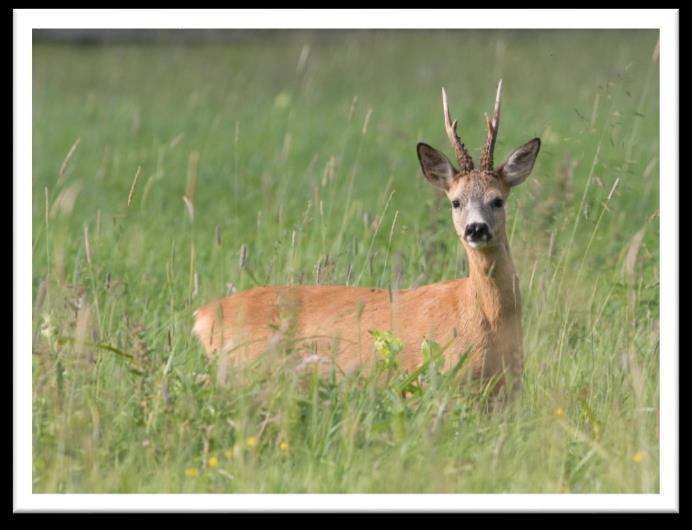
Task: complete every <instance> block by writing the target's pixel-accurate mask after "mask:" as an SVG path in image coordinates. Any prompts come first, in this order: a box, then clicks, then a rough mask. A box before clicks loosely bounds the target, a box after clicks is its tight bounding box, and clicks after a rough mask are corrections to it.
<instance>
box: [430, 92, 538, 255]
mask: <svg viewBox="0 0 692 530" xmlns="http://www.w3.org/2000/svg"><path fill="white" fill-rule="evenodd" d="M501 96H502V80H500V82H499V83H498V85H497V95H496V97H495V110H494V112H493V118H492V120H489V119H488V117H487V115H486V121H487V122H488V135H487V138H486V142H485V146H484V147H483V151H482V153H481V158H480V167H479V169H475V167H474V163H473V159H472V158H471V155H469V153H468V151H467V150H466V146H465V145H464V144H463V143H462V142H461V139H460V138H459V137H458V136H457V132H456V128H457V122H456V120H455V121H454V122H452V119H451V116H450V113H449V106H448V104H447V94H446V92H445V89H444V88H443V89H442V107H443V112H444V120H445V130H446V131H447V136H448V137H449V141H450V143H451V144H452V148H453V149H454V153H455V155H456V158H457V162H458V164H459V169H456V168H455V167H454V165H453V164H452V163H451V162H450V161H449V159H448V158H447V157H446V156H445V155H444V154H443V153H441V152H440V151H438V150H437V149H434V148H433V147H430V146H429V145H427V144H424V143H419V144H418V145H417V147H416V148H417V151H418V160H419V161H420V164H421V167H422V168H423V174H424V175H425V177H426V178H427V179H428V180H429V181H430V183H432V184H433V185H434V186H436V187H438V188H440V189H441V190H443V191H444V192H445V193H446V194H447V197H448V198H449V201H450V202H451V204H452V219H453V221H454V228H455V229H456V231H457V234H458V235H459V238H460V239H461V241H462V243H463V244H464V246H466V247H467V249H468V247H470V248H473V249H486V250H491V249H493V248H496V247H497V246H498V245H501V244H504V243H505V240H506V235H505V211H504V204H505V200H506V199H507V196H508V195H509V191H510V189H511V188H513V187H514V186H517V185H519V184H521V183H522V182H524V180H526V177H528V176H529V174H530V173H531V170H532V169H533V164H534V162H535V161H536V157H537V156H538V151H539V149H540V147H541V141H540V139H538V138H534V139H533V140H531V141H529V142H527V143H526V144H524V145H522V146H521V147H518V148H517V149H515V150H514V151H512V153H510V155H509V156H508V157H507V159H506V160H505V161H504V162H503V163H502V164H500V166H499V167H498V168H497V169H495V168H494V164H493V155H494V151H495V140H496V139H497V131H498V128H499V125H500V98H501Z"/></svg>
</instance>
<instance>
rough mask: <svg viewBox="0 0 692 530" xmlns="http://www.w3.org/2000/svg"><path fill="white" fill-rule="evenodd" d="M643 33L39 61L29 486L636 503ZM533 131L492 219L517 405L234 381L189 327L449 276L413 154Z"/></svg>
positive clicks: (652, 424)
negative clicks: (502, 236)
mask: <svg viewBox="0 0 692 530" xmlns="http://www.w3.org/2000/svg"><path fill="white" fill-rule="evenodd" d="M657 38H658V36H657V33H656V32H653V31H629V30H628V31H540V32H533V31H513V32H485V31H461V32H438V31H415V32H398V31H382V32H364V33H363V32H360V33H345V34H326V33H322V34H319V35H318V34H310V33H295V34H293V35H288V36H287V35H283V36H279V37H272V38H269V37H266V38H258V39H250V40H242V41H238V42H231V43H219V44H205V45H199V46H194V45H193V46H175V45H149V46H134V45H118V46H95V47H79V46H74V47H73V46H69V45H49V44H41V43H37V44H36V45H35V46H34V55H33V61H34V62H33V72H34V73H33V178H32V186H33V232H32V233H33V245H32V249H33V252H32V260H33V262H32V271H33V295H34V302H33V303H34V311H33V327H34V340H33V355H32V359H33V387H32V388H33V418H32V422H33V490H34V492H70V493H75V492H90V493H91V492H93V493H95V492H103V493H125V492H139V493H153V492H171V493H177V492H200V493H201V492H206V493H211V492H258V493H270V492H314V493H323V492H336V493H341V492H343V493H347V492H348V493H352V492H361V493H374V492H378V493H379V492H458V493H500V492H511V493H520V492H521V493H567V492H574V493H621V492H628V493H644V492H657V491H658V489H659V467H658V457H659V423H658V411H659V401H658V395H659V378H658V375H659V369H658V366H659V329H658V318H659V291H658V277H659V254H658V244H659V212H658V204H659V188H658V169H659V158H658V155H659V151H658V83H657V79H658V63H657V61H656V58H655V57H652V54H653V52H654V48H655V47H656V43H657ZM500 77H502V78H503V79H504V85H505V94H504V100H503V120H502V128H501V130H500V135H499V139H498V145H497V150H496V151H497V154H496V158H497V159H502V158H504V157H505V156H506V155H507V154H508V153H509V152H510V150H511V149H513V148H514V147H516V146H518V145H520V144H522V143H524V142H525V141H527V140H528V139H530V138H532V137H534V136H539V137H541V139H542V140H543V147H542V150H541V153H540V155H539V157H538V161H537V164H536V167H535V168H534V171H533V174H532V176H531V177H530V178H529V179H528V181H527V182H526V183H524V184H523V185H522V186H521V187H520V188H518V189H517V190H516V191H515V192H513V194H512V196H511V197H510V199H509V201H508V203H507V209H508V236H509V238H510V244H511V248H512V253H513V258H514V262H515V265H516V267H517V272H518V274H519V277H520V281H521V289H522V299H523V302H524V308H523V322H524V333H525V336H524V349H525V352H526V359H525V361H526V362H525V374H524V381H523V391H522V393H521V394H520V395H519V396H518V397H517V399H516V400H514V401H513V402H512V403H510V404H508V405H506V406H505V407H503V408H500V409H499V410H495V411H488V410H487V407H486V399H485V396H483V395H482V393H479V392H477V391H473V390H471V389H469V388H464V387H460V386H459V385H458V384H456V383H455V381H454V379H453V378H449V377H446V376H445V374H438V373H437V372H436V371H435V370H434V369H433V367H430V368H428V369H427V372H426V381H427V383H426V385H425V386H424V388H423V389H422V391H421V392H418V393H416V394H414V395H412V396H410V397H408V398H402V397H401V394H400V393H399V392H397V389H398V387H397V385H398V384H400V382H401V378H400V377H399V376H396V374H395V375H394V376H393V377H391V378H390V379H389V382H388V383H385V384H382V383H381V381H376V380H375V379H373V378H366V377H351V378H346V379H343V380H336V379H334V378H332V377H325V378H318V377H316V376H311V375H309V374H308V375H300V374H295V373H292V372H290V371H288V370H285V369H283V368H282V367H281V366H280V365H279V366H276V365H275V366H258V367H254V368H248V369H245V370H238V371H235V372H233V373H231V374H229V376H228V377H229V381H228V384H227V385H225V386H218V385H215V384H214V383H213V381H214V380H215V372H216V366H215V364H214V363H211V362H209V361H207V359H206V357H205V356H204V354H203V352H202V349H201V346H200V345H199V344H198V343H197V342H196V339H195V338H194V337H193V336H191V334H190V329H191V326H192V311H193V310H194V309H195V308H196V307H198V306H199V305H202V304H203V303H206V302H209V301H211V300H213V299H215V298H218V297H221V296H224V295H226V293H227V292H230V291H232V290H233V289H244V288H249V287H252V286H254V285H256V284H289V283H290V284H314V283H321V284H347V283H348V284H350V285H361V286H372V287H388V286H390V285H391V284H392V283H393V282H394V281H396V278H395V276H396V273H397V271H400V274H401V280H400V283H401V287H411V286H416V285H423V284H427V283H432V282H436V281H440V280H444V279H449V278H455V277H459V276H463V275H465V274H466V273H467V261H466V257H465V254H464V251H463V249H462V247H461V245H460V244H459V243H458V241H457V239H456V236H455V234H454V230H453V228H452V224H451V217H450V213H449V206H448V205H447V204H446V200H445V199H443V198H442V197H441V195H440V194H439V193H438V192H436V191H435V190H434V189H433V188H432V187H430V186H429V185H428V184H427V183H426V182H425V179H423V178H422V176H421V175H420V170H419V166H418V161H417V159H416V156H415V144H416V142H417V141H420V140H423V141H426V142H428V143H430V144H431V145H433V146H436V147H438V148H441V149H443V150H445V151H446V152H451V151H450V149H449V146H448V145H447V140H446V137H445V134H444V130H443V121H442V110H441V103H440V87H441V86H445V87H446V88H447V91H448V95H449V98H450V105H451V108H452V112H453V114H454V115H455V117H457V118H458V119H459V122H460V127H459V130H460V132H461V135H462V138H464V140H465V142H466V143H467V145H468V146H469V147H470V148H471V149H472V153H478V151H479V149H480V147H481V145H482V142H483V141H484V138H485V128H484V121H483V120H484V118H483V112H489V111H490V110H491V108H490V107H491V105H492V101H493V98H494V89H495V85H496V82H497V80H498V79H499V78H500Z"/></svg>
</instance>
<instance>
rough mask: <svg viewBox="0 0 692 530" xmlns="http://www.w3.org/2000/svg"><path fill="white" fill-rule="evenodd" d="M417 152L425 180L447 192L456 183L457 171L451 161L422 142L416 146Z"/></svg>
mask: <svg viewBox="0 0 692 530" xmlns="http://www.w3.org/2000/svg"><path fill="white" fill-rule="evenodd" d="M416 151H417V152H418V160H419V161H420V166H421V168H423V175H425V178H426V179H428V180H429V181H430V183H431V184H432V185H433V186H436V187H438V188H440V189H441V190H443V191H447V190H448V189H449V188H450V187H451V186H452V184H453V183H454V177H455V176H456V174H457V170H456V169H454V166H453V165H452V163H451V162H450V161H449V159H448V158H447V157H446V156H445V155H444V154H442V153H440V152H439V151H438V150H437V149H435V148H433V147H430V146H429V145H428V144H424V143H422V142H421V143H419V144H418V145H417V146H416Z"/></svg>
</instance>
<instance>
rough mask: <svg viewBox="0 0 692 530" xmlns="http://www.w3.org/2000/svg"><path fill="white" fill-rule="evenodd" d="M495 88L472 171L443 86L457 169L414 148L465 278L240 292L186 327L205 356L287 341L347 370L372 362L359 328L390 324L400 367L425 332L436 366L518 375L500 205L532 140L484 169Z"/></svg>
mask: <svg viewBox="0 0 692 530" xmlns="http://www.w3.org/2000/svg"><path fill="white" fill-rule="evenodd" d="M500 94H501V82H500V85H499V86H498V94H497V98H496V105H495V113H494V117H493V121H492V122H489V123H488V127H489V133H488V141H487V143H486V148H485V150H484V152H483V156H482V157H481V168H480V169H478V170H476V169H475V168H474V166H473V161H472V160H471V157H470V156H469V155H468V153H467V152H466V149H465V147H464V145H463V144H462V143H461V142H460V140H459V138H458V137H457V136H456V122H454V123H451V118H450V117H449V111H448V109H447V101H446V95H445V94H444V90H443V104H444V111H445V126H446V129H447V133H448V136H449V138H450V141H451V142H452V146H453V147H454V150H455V153H456V155H457V160H458V162H459V165H460V167H461V169H460V170H457V169H455V168H454V166H453V165H452V164H451V162H450V161H449V160H448V159H447V158H446V157H445V155H443V154H442V153H440V152H439V151H437V150H435V149H433V148H432V147H430V146H428V145H426V144H423V143H420V144H418V148H417V150H418V158H419V161H420V163H421V167H422V169H423V173H424V175H425V176H426V178H427V179H428V180H429V181H430V182H431V183H432V184H433V185H435V186H437V187H438V188H440V189H442V190H443V191H445V192H446V194H447V196H448V197H449V199H450V201H451V203H452V207H453V209H452V218H453V222H454V227H455V229H456V231H457V234H458V235H459V237H460V240H461V241H462V243H463V244H464V246H465V248H466V251H467V253H468V256H469V277H468V278H461V279H457V280H449V281H444V282H439V283H434V284H431V285H427V286H422V287H417V288H413V289H401V290H392V291H391V292H390V291H389V290H388V289H369V288H354V287H342V286H314V287H307V286H278V287H258V288H253V289H249V290H246V291H242V292H240V293H236V294H234V295H233V296H230V297H227V298H224V299H222V300H220V301H218V302H215V303H212V304H209V305H206V306H204V307H202V308H200V309H199V310H198V311H197V312H196V322H195V325H194V331H195V332H196V333H197V334H198V336H199V337H200V339H201V342H202V344H203V346H204V348H205V350H206V352H207V354H208V355H210V356H213V355H219V356H220V360H221V363H222V366H228V365H229V363H235V362H243V361H247V360H252V359H254V358H256V357H258V356H259V355H260V354H261V353H262V352H265V351H267V350H270V349H271V348H272V347H274V346H276V345H278V344H284V343H285V342H284V341H286V340H288V341H290V347H291V350H292V351H293V352H294V353H296V354H298V357H302V358H309V359H311V360H314V359H317V360H318V361H324V362H325V365H327V364H329V363H331V362H332V361H333V362H335V363H336V366H337V368H338V370H339V371H340V372H342V373H348V372H351V371H353V370H355V369H357V368H361V367H367V366H368V365H371V363H372V361H373V360H374V359H375V358H376V353H375V352H374V350H373V339H372V337H371V336H370V334H369V333H368V331H369V330H390V331H391V332H393V333H394V334H395V335H397V336H398V337H400V338H401V339H402V341H403V343H404V349H403V351H402V352H401V353H400V354H399V365H400V366H401V367H402V368H404V369H409V370H411V369H414V368H416V367H417V366H419V365H420V364H421V363H422V361H423V359H422V355H421V351H420V346H421V342H422V341H423V339H424V338H427V339H428V340H433V341H436V342H438V343H440V344H441V345H443V346H447V348H446V349H445V356H446V357H445V366H446V367H451V366H453V365H454V364H456V362H457V360H458V356H459V355H460V354H463V353H468V354H469V358H470V359H469V361H470V362H466V363H465V364H464V369H463V370H464V371H465V372H466V374H467V375H468V376H469V377H471V378H473V379H481V380H482V379H486V378H489V377H498V378H499V379H500V380H502V379H503V376H504V375H505V374H507V373H511V374H513V375H514V376H518V375H519V374H520V373H521V370H522V359H523V347H522V328H521V301H520V295H519V285H518V281H517V277H516V274H515V271H514V266H513V263H512V258H511V256H510V251H509V246H508V244H507V239H506V234H505V224H504V211H503V209H502V205H503V203H504V200H505V198H506V197H507V195H508V194H509V189H510V188H511V187H512V186H514V185H516V184H518V183H520V182H522V181H523V180H524V179H525V178H526V176H528V174H529V172H530V171H531V169H532V167H533V163H534V161H535V158H536V156H537V154H538V149H539V146H540V142H539V140H538V139H534V140H532V141H531V142H529V143H527V144H525V145H524V146H522V147H520V148H519V149H517V150H515V151H514V152H513V153H512V154H511V155H510V156H509V157H508V159H507V161H506V162H505V163H503V164H502V166H500V168H498V169H497V170H494V169H493V167H492V165H493V163H492V152H493V149H494V143H495V136H496V134H497V127H498V125H499V100H500Z"/></svg>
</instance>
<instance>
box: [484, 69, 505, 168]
mask: <svg viewBox="0 0 692 530" xmlns="http://www.w3.org/2000/svg"><path fill="white" fill-rule="evenodd" d="M501 97H502V79H500V82H499V83H498V84H497V95H496V96H495V110H494V112H493V120H492V121H490V120H489V119H488V115H487V114H486V115H485V119H486V121H487V122H488V138H487V140H486V141H485V147H484V148H483V153H482V154H481V170H487V171H492V170H493V153H494V152H495V140H497V129H498V128H499V126H500V98H501Z"/></svg>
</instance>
